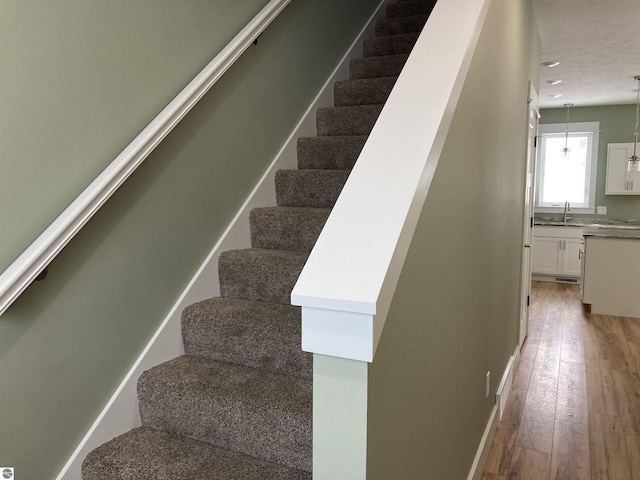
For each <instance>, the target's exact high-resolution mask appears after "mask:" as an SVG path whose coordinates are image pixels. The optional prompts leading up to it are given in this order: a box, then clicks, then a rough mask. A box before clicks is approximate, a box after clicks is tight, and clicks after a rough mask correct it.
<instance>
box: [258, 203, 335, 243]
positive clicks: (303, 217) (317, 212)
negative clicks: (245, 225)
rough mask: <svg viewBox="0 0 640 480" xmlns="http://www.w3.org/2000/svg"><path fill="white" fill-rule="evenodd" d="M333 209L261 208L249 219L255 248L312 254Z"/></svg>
mask: <svg viewBox="0 0 640 480" xmlns="http://www.w3.org/2000/svg"><path fill="white" fill-rule="evenodd" d="M329 213H330V210H329V209H320V208H318V209H316V208H313V209H295V208H260V209H255V210H252V211H251V213H250V216H249V223H250V226H251V245H252V246H253V247H254V248H267V249H275V250H294V251H299V252H310V251H311V249H312V248H313V246H314V245H315V243H316V240H317V239H318V236H319V235H320V232H321V231H322V228H323V227H324V224H325V223H326V222H327V218H328V217H329Z"/></svg>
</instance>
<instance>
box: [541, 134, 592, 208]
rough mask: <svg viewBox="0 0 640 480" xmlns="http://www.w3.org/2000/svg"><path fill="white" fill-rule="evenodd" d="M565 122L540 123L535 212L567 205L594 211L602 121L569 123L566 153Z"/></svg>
mask: <svg viewBox="0 0 640 480" xmlns="http://www.w3.org/2000/svg"><path fill="white" fill-rule="evenodd" d="M566 128H567V124H566V123H554V124H547V125H540V130H539V131H540V139H539V140H540V141H539V147H540V148H539V149H538V168H537V178H536V212H541V213H553V212H557V211H559V210H561V209H563V208H564V204H565V202H569V203H570V204H571V210H572V211H574V212H581V213H594V207H595V190H596V166H597V162H598V137H599V132H600V122H588V123H570V124H569V137H568V141H567V147H568V148H569V154H568V155H567V156H565V155H564V153H563V149H564V147H565V132H566Z"/></svg>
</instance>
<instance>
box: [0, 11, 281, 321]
mask: <svg viewBox="0 0 640 480" xmlns="http://www.w3.org/2000/svg"><path fill="white" fill-rule="evenodd" d="M290 2H291V0H271V1H270V2H269V3H268V4H267V5H266V6H265V7H264V8H263V9H262V10H261V11H260V12H259V13H258V14H257V15H256V16H255V17H254V18H253V19H252V20H251V21H250V22H249V23H248V24H247V25H246V26H245V27H244V28H243V29H242V30H241V31H240V32H239V33H238V34H237V35H236V36H235V37H234V38H233V39H232V40H231V41H230V42H229V43H228V44H227V45H226V46H225V47H224V48H223V49H222V50H221V51H220V53H218V55H216V57H215V58H214V59H213V60H211V62H209V64H208V65H207V66H206V67H205V68H204V69H203V70H202V71H201V72H200V73H199V74H198V75H197V76H196V77H195V78H194V79H193V80H192V81H191V82H190V83H189V84H188V85H187V86H186V87H185V88H184V89H183V90H182V91H181V92H180V93H179V94H178V95H177V96H176V97H175V98H174V99H173V100H172V101H171V102H170V103H169V104H168V105H167V106H166V107H165V108H164V109H163V110H162V111H161V112H160V113H159V114H158V115H157V116H156V118H154V119H153V120H152V121H151V123H150V124H149V125H148V126H147V127H145V129H144V130H142V132H140V134H139V135H138V136H137V137H136V138H135V139H134V140H133V141H132V142H131V143H130V144H129V145H128V146H127V147H126V148H125V149H124V150H123V151H122V152H121V153H120V155H118V156H117V157H116V158H115V159H114V160H113V162H111V164H110V165H109V166H107V168H105V169H104V170H103V171H102V173H101V174H100V175H99V176H98V177H97V178H96V179H95V180H94V181H93V182H92V183H91V184H90V185H89V186H88V187H87V188H86V189H85V190H84V191H83V192H82V193H81V194H80V195H79V196H78V197H77V198H76V199H75V200H74V201H73V202H72V203H71V204H70V205H69V206H68V207H67V208H66V209H65V210H64V211H63V212H62V213H61V214H60V216H58V218H56V220H54V222H53V223H52V224H51V225H50V226H49V227H48V228H47V229H46V230H45V231H44V232H43V233H42V234H41V235H40V236H39V237H38V238H37V239H36V240H35V241H34V242H33V243H32V244H31V245H30V246H29V247H28V248H27V249H26V250H25V251H24V252H23V253H22V254H21V255H20V256H19V257H18V258H17V259H16V261H15V262H13V263H12V264H11V265H10V266H9V268H7V269H6V270H5V271H4V272H3V273H2V275H0V315H2V314H3V313H4V312H5V311H6V310H7V308H9V306H10V305H11V304H12V303H13V302H14V301H15V300H16V299H17V298H18V296H19V295H20V294H21V293H22V292H23V291H24V290H25V289H26V288H27V287H28V286H29V285H30V284H31V283H32V282H33V281H34V280H35V279H36V277H37V276H38V275H39V274H40V273H41V272H42V271H43V270H44V269H45V268H46V267H47V265H49V263H50V262H51V261H52V260H53V259H54V258H55V257H56V255H58V253H60V251H61V250H62V249H63V248H64V247H65V246H66V245H67V243H69V242H70V241H71V239H72V238H73V237H74V236H75V235H76V234H77V233H78V231H79V230H80V229H81V228H82V227H83V226H84V225H85V224H86V223H87V222H88V221H89V219H90V218H91V217H92V216H93V215H94V214H95V213H96V212H97V211H98V210H99V209H100V207H101V206H102V205H103V204H104V203H105V202H106V201H107V200H108V199H109V197H111V195H113V194H114V193H115V191H116V190H117V189H118V188H119V187H120V185H122V183H123V182H124V181H125V180H126V179H127V178H128V177H129V176H130V175H131V174H132V173H133V172H134V171H135V170H136V168H138V166H140V164H141V163H142V162H143V161H144V160H145V158H147V156H148V155H149V154H150V153H151V152H152V151H153V150H154V149H155V148H156V147H157V146H158V144H159V143H160V142H161V141H162V140H163V139H164V138H165V137H166V136H167V135H168V134H169V132H171V130H173V128H174V127H175V126H176V125H177V124H178V123H179V122H180V120H182V118H183V117H184V116H185V115H186V114H187V113H188V112H189V111H190V110H191V109H192V108H193V107H194V106H195V104H196V103H198V101H199V100H200V99H201V98H202V97H203V96H204V95H205V93H207V92H208V91H209V89H210V88H211V87H212V86H213V85H214V84H215V83H216V82H217V81H218V79H219V78H220V77H221V76H222V75H223V74H224V73H225V72H226V71H227V70H228V69H229V67H231V65H233V63H234V62H235V61H236V60H237V59H238V58H239V57H240V55H242V53H243V52H244V51H245V50H246V49H247V48H249V46H251V44H252V43H253V42H254V41H255V40H256V39H257V38H258V36H259V35H260V34H261V33H262V32H263V31H264V30H265V29H266V28H267V27H268V26H269V24H270V23H271V22H272V21H273V20H274V19H275V18H276V17H277V16H278V15H279V14H280V12H281V11H282V10H283V9H284V8H285V7H286V6H287V5H288V4H289V3H290Z"/></svg>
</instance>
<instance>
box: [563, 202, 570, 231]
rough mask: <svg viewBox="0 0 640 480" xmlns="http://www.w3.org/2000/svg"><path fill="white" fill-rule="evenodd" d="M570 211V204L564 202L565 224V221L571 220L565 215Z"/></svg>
mask: <svg viewBox="0 0 640 480" xmlns="http://www.w3.org/2000/svg"><path fill="white" fill-rule="evenodd" d="M570 211H571V204H570V203H569V202H564V223H565V225H566V224H567V220H571V217H569V216H568V215H567V213H568V212H570Z"/></svg>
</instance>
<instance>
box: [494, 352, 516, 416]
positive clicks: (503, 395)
mask: <svg viewBox="0 0 640 480" xmlns="http://www.w3.org/2000/svg"><path fill="white" fill-rule="evenodd" d="M519 361H520V346H517V347H516V349H515V350H514V352H513V355H511V357H510V358H509V361H508V362H507V366H506V368H505V369H504V373H503V374H502V379H501V380H500V384H499V385H498V390H497V391H496V404H497V405H498V414H499V416H498V420H502V415H503V414H504V409H505V407H506V405H507V399H508V398H509V393H511V385H513V375H514V373H515V371H516V367H517V366H518V362H519Z"/></svg>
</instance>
